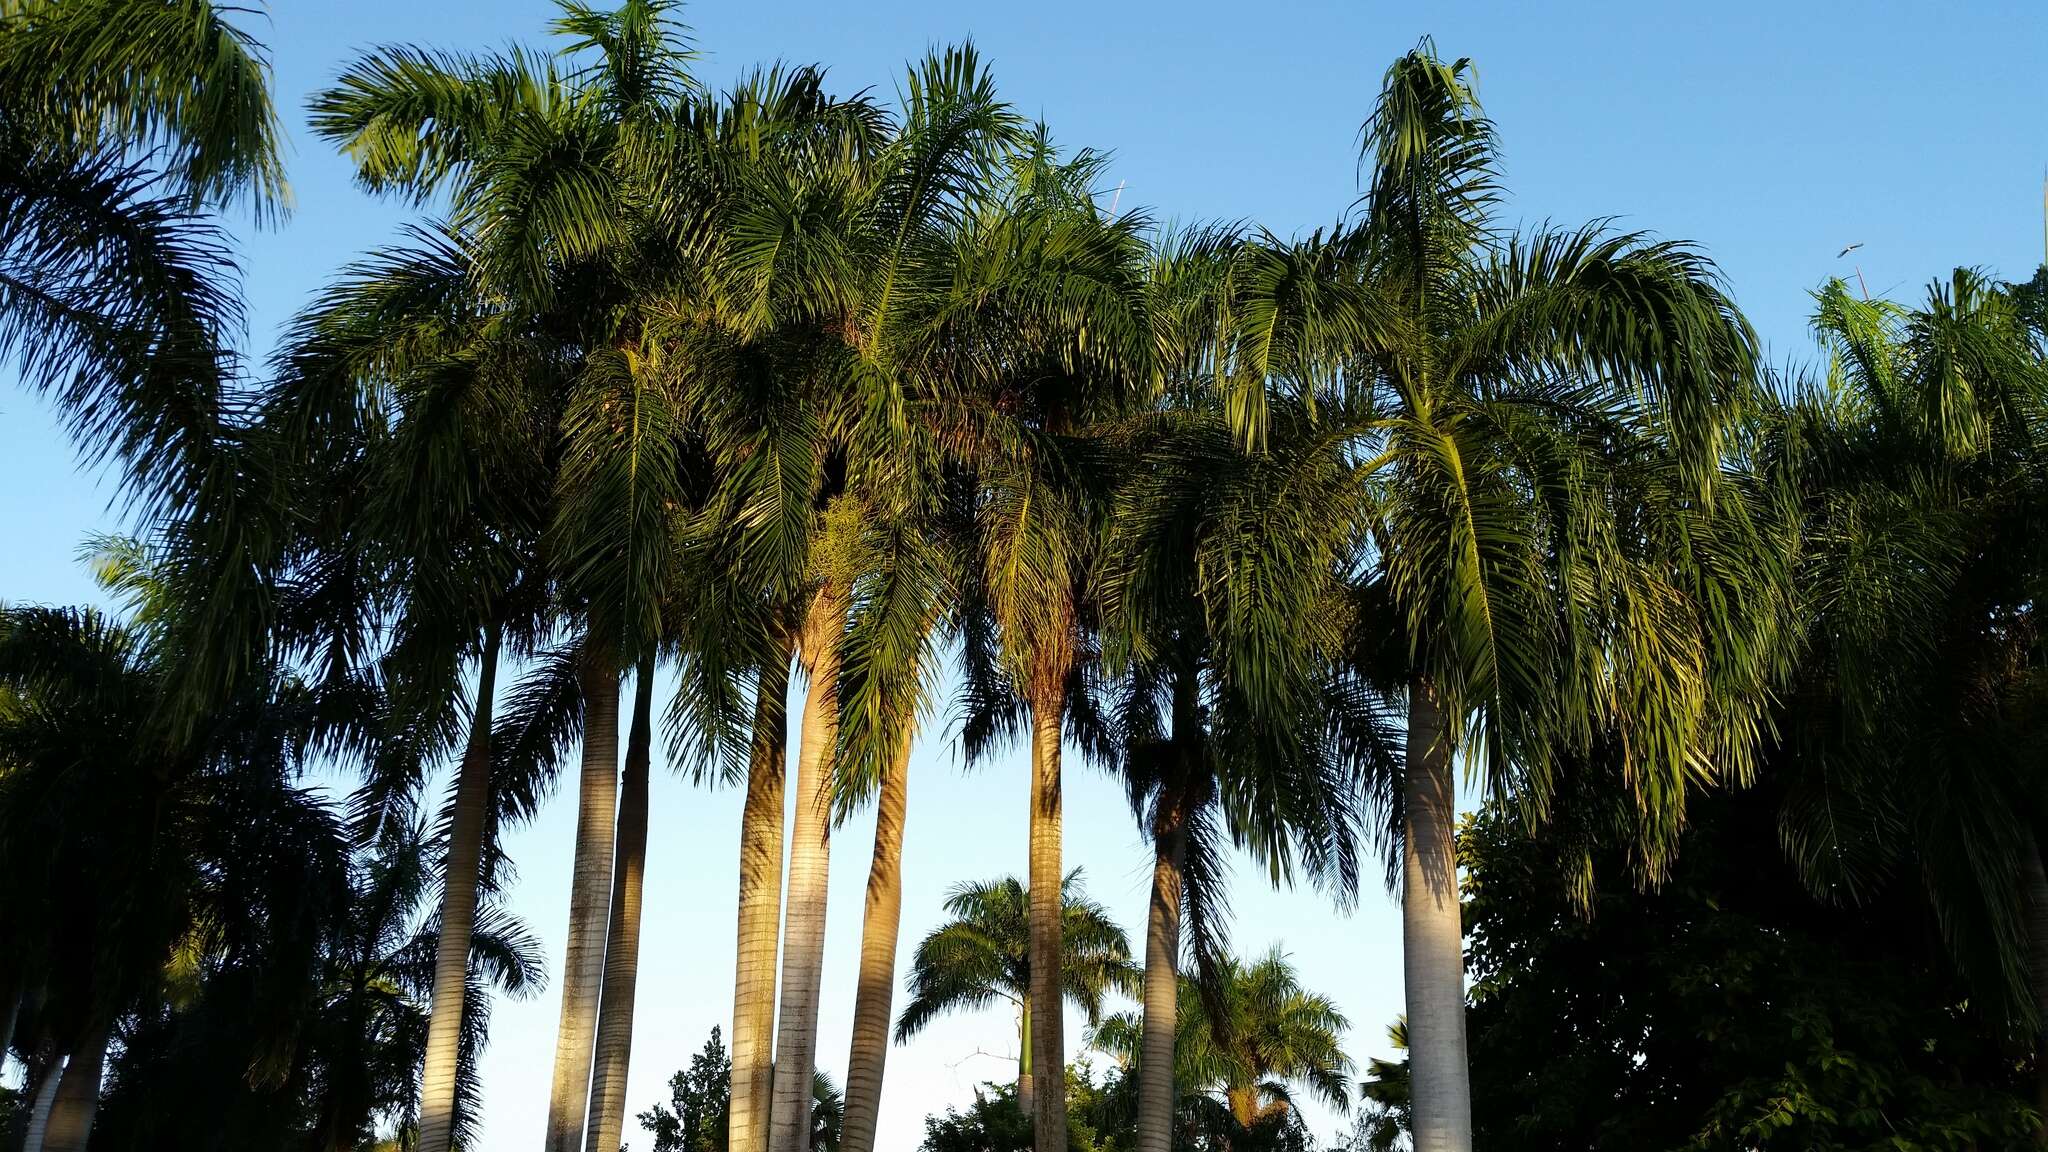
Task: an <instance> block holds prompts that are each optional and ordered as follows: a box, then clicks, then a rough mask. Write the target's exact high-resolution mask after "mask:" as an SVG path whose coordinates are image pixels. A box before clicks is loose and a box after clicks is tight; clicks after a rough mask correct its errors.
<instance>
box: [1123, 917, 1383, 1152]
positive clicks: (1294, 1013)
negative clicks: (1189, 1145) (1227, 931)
mask: <svg viewBox="0 0 2048 1152" xmlns="http://www.w3.org/2000/svg"><path fill="white" fill-rule="evenodd" d="M1180 1005H1181V1011H1180V1023H1179V1027H1178V1029H1177V1030H1176V1036H1175V1044H1174V1049H1173V1056H1172V1059H1173V1062H1174V1066H1175V1079H1176V1080H1177V1081H1178V1082H1179V1083H1180V1084H1181V1085H1182V1086H1183V1087H1184V1088H1185V1090H1186V1091H1187V1092H1189V1093H1192V1094H1194V1095H1193V1098H1191V1099H1184V1100H1183V1101H1182V1106H1181V1109H1180V1115H1181V1116H1182V1117H1183V1122H1185V1123H1192V1124H1194V1125H1196V1126H1198V1127H1199V1129H1200V1130H1202V1131H1204V1132H1206V1133H1209V1134H1210V1135H1211V1137H1212V1138H1220V1139H1218V1143H1220V1145H1221V1146H1222V1147H1226V1148H1228V1147H1233V1146H1235V1143H1234V1142H1233V1140H1232V1136H1233V1135H1236V1136H1238V1137H1239V1138H1240V1142H1241V1138H1242V1137H1245V1136H1250V1135H1252V1134H1254V1133H1258V1132H1261V1131H1265V1132H1272V1131H1274V1130H1277V1129H1279V1128H1281V1127H1285V1126H1298V1125H1299V1123H1300V1121H1299V1119H1298V1115H1297V1113H1296V1110H1295V1103H1294V1102H1295V1095H1296V1094H1297V1093H1299V1092H1303V1091H1306V1092H1308V1093H1310V1094H1311V1095H1313V1096H1315V1097H1316V1098H1317V1099H1318V1100H1321V1101H1322V1102H1323V1103H1324V1104H1327V1105H1329V1106H1330V1107H1332V1108H1335V1109H1336V1110H1338V1111H1339V1112H1344V1111H1348V1110H1349V1109H1350V1106H1351V1085H1350V1079H1351V1058H1350V1057H1348V1056H1346V1055H1345V1054H1344V1048H1343V1034H1344V1029H1345V1028H1346V1026H1347V1023H1346V1021H1345V1019H1344V1015H1343V1013H1341V1012H1339V1011H1338V1010H1337V1006H1336V1005H1335V1004H1334V1003H1332V1002H1331V1000H1330V998H1329V997H1327V996H1323V995H1320V994H1318V993H1315V992H1310V991H1308V990H1307V989H1305V988H1303V987H1302V986H1301V981H1300V979H1299V977H1298V976H1297V975H1296V973H1295V970H1294V965H1292V964H1291V963H1289V962H1288V960H1287V957H1286V956H1284V955H1283V954H1281V953H1280V952H1279V951H1278V950H1277V949H1276V950H1274V951H1272V952H1269V953H1267V954H1266V955H1265V956H1263V957H1261V958H1260V959H1258V960H1256V961H1254V962H1252V963H1250V964H1246V963H1244V962H1242V961H1240V960H1237V959H1234V958H1225V959H1223V960H1221V961H1220V962H1219V963H1218V965H1217V971H1216V974H1215V987H1214V988H1212V989H1210V990H1208V994H1207V995H1206V996H1204V995H1203V994H1202V992H1201V991H1199V990H1197V989H1196V988H1195V987H1194V982H1193V981H1192V980H1189V981H1188V987H1187V988H1185V989H1184V990H1183V991H1182V994H1181V997H1180ZM1093 1041H1094V1043H1095V1045H1096V1046H1097V1047H1099V1048H1102V1049H1104V1050H1106V1051H1109V1052H1111V1053H1113V1054H1115V1055H1116V1056H1117V1057H1119V1058H1120V1059H1122V1060H1124V1061H1126V1062H1127V1063H1128V1062H1132V1061H1135V1062H1136V1063H1138V1064H1139V1065H1140V1066H1141V1067H1142V1065H1143V1064H1144V1061H1145V1052H1144V1022H1143V1019H1142V1018H1141V1017H1140V1016H1138V1015H1137V1014H1135V1013H1130V1012H1124V1013H1119V1014H1117V1015H1114V1016H1111V1017H1109V1018H1108V1019H1106V1020H1104V1021H1103V1022H1102V1023H1101V1024H1100V1025H1099V1026H1098V1027H1097V1028H1096V1029H1095V1034H1094V1037H1093Z"/></svg>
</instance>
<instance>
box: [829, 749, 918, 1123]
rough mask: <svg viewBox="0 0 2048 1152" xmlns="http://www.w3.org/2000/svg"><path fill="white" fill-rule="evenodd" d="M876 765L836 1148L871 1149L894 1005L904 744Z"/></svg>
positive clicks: (906, 764) (906, 766)
mask: <svg viewBox="0 0 2048 1152" xmlns="http://www.w3.org/2000/svg"><path fill="white" fill-rule="evenodd" d="M914 733H915V728H914V727H906V728H905V730H904V733H903V743H902V747H901V748H900V749H899V750H898V751H897V752H896V754H895V755H894V756H893V757H892V758H891V759H890V761H889V762H888V763H887V764H885V765H883V768H882V781H881V787H880V789H879V792H878V794H877V797H876V800H875V853H874V858H873V860H872V862H871V863H870V864H869V866H868V902H867V908H866V911H865V915H864V916H863V917H862V920H861V939H860V985H859V987H858V988H857V989H856V990H855V992H854V1000H853V1046H852V1051H851V1052H850V1053H849V1054H848V1056H847V1060H846V1115H845V1121H844V1123H843V1124H842V1125H841V1135H840V1144H839V1147H840V1150H841V1152H874V1148H875V1123H876V1121H877V1120H878V1119H879V1118H880V1117H881V1110H882V1074H883V1068H884V1066H885V1065H886V1064H887V1062H888V1058H889V1021H890V1018H891V1016H892V1014H893V1013H894V1011H895V991H896V941H897V936H898V934H899V932H900V931H901V929H902V926H903V820H904V816H905V811H906V809H907V808H908V806H909V778H910V746H911V741H912V739H913V736H914Z"/></svg>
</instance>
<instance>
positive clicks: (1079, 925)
mask: <svg viewBox="0 0 2048 1152" xmlns="http://www.w3.org/2000/svg"><path fill="white" fill-rule="evenodd" d="M1030 907H1031V902H1030V894H1029V893H1027V892H1026V891H1025V889H1024V885H1023V883H1022V882H1020V881H1018V880H1017V879H1016V878H1015V877H1005V878H1003V879H1001V880H990V881H983V882H980V883H972V884H962V885H959V886H958V887H956V888H954V889H953V891H952V893H951V894H950V895H948V896H947V898H946V911H948V912H950V913H952V915H953V919H951V920H949V921H947V922H946V923H944V924H941V925H939V926H938V927H937V928H934V929H932V931H931V933H930V934H929V935H927V936H926V937H925V938H924V940H923V941H922V942H920V943H919V944H918V946H917V954H916V956H915V957H913V958H912V960H911V962H910V981H909V987H910V1003H909V1004H908V1005H906V1006H905V1007H904V1009H903V1015H902V1016H901V1017H899V1018H898V1019H897V1021H896V1042H897V1043H899V1044H901V1043H904V1042H906V1041H908V1040H909V1039H910V1038H911V1037H912V1036H915V1035H917V1034H918V1033H919V1032H921V1031H923V1030H924V1029H925V1027H926V1026H928V1025H929V1024H931V1022H932V1021H933V1020H936V1019H938V1018H939V1017H940V1016H943V1015H945V1014H947V1013H949V1012H959V1011H974V1010H977V1009H981V1008H987V1007H989V1006H990V1005H992V1004H996V1003H998V1002H1007V1003H1009V1004H1010V1005H1011V1006H1012V1007H1014V1008H1015V1009H1016V1010H1017V1044H1018V1046H1017V1090H1018V1094H1019V1096H1020V1097H1021V1096H1022V1095H1023V1093H1024V1092H1025V1091H1026V1090H1027V1086H1028V1085H1029V1084H1030V1083H1031V1062H1032V1047H1031V1027H1032V1011H1031V1008H1032V1002H1031V936H1030V925H1029V911H1028V910H1029V908H1030ZM1060 919H1061V925H1060V928H1061V937H1060V938H1061V940H1062V951H1063V955H1062V957H1061V961H1062V962H1061V965H1060V991H1061V993H1062V999H1063V1001H1071V1002H1072V1003H1073V1004H1075V1005H1077V1006H1078V1007H1079V1008H1080V1009H1081V1011H1082V1012H1083V1013H1085V1014H1086V1015H1087V1017H1088V1020H1089V1022H1090V1023H1091V1024H1092V1023H1094V1022H1095V1021H1097V1020H1100V1019H1101V1018H1102V1001H1103V997H1104V996H1106V995H1108V994H1109V993H1110V992H1113V991H1114V992H1123V993H1127V994H1128V993H1131V992H1134V991H1135V990H1136V987H1137V981H1138V975H1137V971H1136V969H1135V968H1134V967H1133V965H1132V964H1131V945H1130V941H1129V940H1128V939H1126V938H1125V936H1124V932H1123V929H1121V928H1119V927H1117V925H1116V922H1115V921H1114V920H1111V919H1110V917H1109V913H1108V912H1107V911H1106V910H1105V909H1104V908H1103V907H1102V905H1100V904H1097V903H1095V902H1094V901H1092V900H1090V899H1088V898H1087V896H1086V895H1085V894H1083V892H1082V891H1081V871H1080V869H1078V868H1077V869H1075V870H1074V871H1072V872H1070V873H1068V874H1067V878H1066V883H1064V884H1062V885H1061V886H1060ZM1028 1114H1029V1113H1027V1115H1028Z"/></svg>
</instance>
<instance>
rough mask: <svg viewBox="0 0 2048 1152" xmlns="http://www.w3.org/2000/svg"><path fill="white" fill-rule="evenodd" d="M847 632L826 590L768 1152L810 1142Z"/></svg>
mask: <svg viewBox="0 0 2048 1152" xmlns="http://www.w3.org/2000/svg"><path fill="white" fill-rule="evenodd" d="M845 632H846V596H845V593H844V592H843V591H842V590H840V589H838V588H835V587H832V586H831V585H829V584H828V585H827V586H826V587H824V588H821V589H819V590H818V593H817V595H816V596H814V597H812V599H811V604H810V608H809V609H808V611H807V612H806V614H805V617H804V626H803V634H802V639H801V641H800V649H801V651H800V656H801V659H802V660H803V662H804V670H805V672H806V674H807V675H808V678H809V684H808V686H807V688H806V691H805V693H804V719H803V729H802V731H801V733H800V735H799V742H798V745H797V756H796V788H797V795H796V822H795V823H794V824H793V825H792V826H791V832H790V846H789V901H788V904H789V908H788V913H787V915H786V918H785V922H784V925H783V933H782V935H783V952H782V1014H781V1019H780V1023H779V1025H778V1027H777V1029H776V1047H775V1086H774V1097H773V1098H774V1101H775V1103H774V1107H773V1109H772V1111H771V1112H770V1115H769V1131H768V1152H808V1149H809V1148H810V1142H811V1078H812V1076H813V1074H814V1073H815V1071H816V1065H817V1056H818V986H819V984H820V982H821V981H822V979H823V976H824V964H825V901H826V892H827V888H826V886H827V881H828V880H829V878H830V870H831V863H832V859H831V851H832V839H831V837H832V757H833V750H834V746H835V745H836V744H837V743H838V739H839V702H838V699H837V695H836V691H835V688H836V684H837V681H838V679H839V643H840V640H841V638H842V637H843V636H844V635H845Z"/></svg>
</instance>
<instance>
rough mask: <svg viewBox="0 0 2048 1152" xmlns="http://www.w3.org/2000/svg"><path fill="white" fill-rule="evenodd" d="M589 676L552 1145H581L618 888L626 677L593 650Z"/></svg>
mask: <svg viewBox="0 0 2048 1152" xmlns="http://www.w3.org/2000/svg"><path fill="white" fill-rule="evenodd" d="M582 679H583V774H582V779H581V781H580V782H579V785H578V793H577V797H576V862H575V873H574V879H573V880H572V882H571V887H570V889H569V946H568V951H567V955H566V956H565V957H564V959H563V961H562V1015H561V1023H560V1024H559V1025H558V1027H557V1028H556V1031H555V1074H554V1084H553V1086H552V1088H551V1090H550V1092H549V1097H548V1132H547V1145H546V1148H547V1152H581V1150H582V1147H583V1119H584V1112H585V1109H586V1108H587V1107H588V1105H589V1103H590V1062H591V1052H592V1045H593V1043H594V1042H595V1036H596V1032H597V1006H598V997H599V995H600V994H601V989H602V987H603V984H604V945H605V934H606V927H607V923H606V921H607V919H608V918H609V912H610V907H611V891H612V838H613V826H614V821H615V819H616V817H617V811H616V808H617V801H618V788H619V679H618V673H617V672H616V671H615V670H614V669H613V667H612V664H611V661H610V659H609V658H608V657H606V656H605V655H603V654H602V653H601V652H598V651H591V652H587V653H586V654H585V657H584V665H583V669H582Z"/></svg>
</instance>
